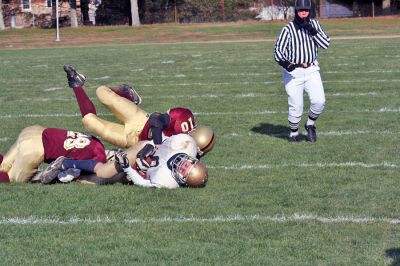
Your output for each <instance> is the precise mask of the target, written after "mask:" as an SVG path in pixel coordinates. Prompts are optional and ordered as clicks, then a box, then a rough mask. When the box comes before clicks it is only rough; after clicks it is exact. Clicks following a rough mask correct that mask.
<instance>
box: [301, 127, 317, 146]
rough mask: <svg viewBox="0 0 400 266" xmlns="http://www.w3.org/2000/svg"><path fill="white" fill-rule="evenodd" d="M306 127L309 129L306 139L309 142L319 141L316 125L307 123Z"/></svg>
mask: <svg viewBox="0 0 400 266" xmlns="http://www.w3.org/2000/svg"><path fill="white" fill-rule="evenodd" d="M304 127H305V129H306V130H307V137H306V140H307V141H309V142H316V141H317V132H316V128H315V126H314V125H310V126H307V125H305V126H304Z"/></svg>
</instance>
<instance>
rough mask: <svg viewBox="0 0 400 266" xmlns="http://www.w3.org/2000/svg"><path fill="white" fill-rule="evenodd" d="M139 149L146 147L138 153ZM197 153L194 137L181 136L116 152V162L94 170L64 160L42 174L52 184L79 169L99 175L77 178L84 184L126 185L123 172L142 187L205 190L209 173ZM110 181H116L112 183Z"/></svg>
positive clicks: (100, 165)
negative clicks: (121, 183) (115, 183)
mask: <svg viewBox="0 0 400 266" xmlns="http://www.w3.org/2000/svg"><path fill="white" fill-rule="evenodd" d="M139 147H143V148H142V149H140V151H139ZM197 152H198V147H197V145H196V142H195V141H194V139H193V138H192V137H190V136H189V135H186V134H178V135H174V136H171V137H169V138H167V139H166V140H165V141H164V142H163V143H162V144H161V145H160V146H159V147H158V148H156V147H155V146H154V145H153V144H151V142H150V141H147V142H141V143H138V144H136V145H133V146H131V148H129V149H128V150H127V151H126V152H120V153H117V154H116V155H115V161H114V162H107V163H97V164H96V167H95V168H93V169H92V170H91V169H83V168H84V167H83V166H84V165H85V164H86V162H85V161H84V160H69V159H65V158H62V157H61V159H59V160H57V161H55V162H54V163H53V164H50V166H49V167H48V168H47V169H46V170H44V171H43V175H42V176H43V179H42V183H44V184H49V183H52V182H53V181H54V180H55V179H56V178H57V177H58V176H59V175H60V173H63V171H65V170H67V169H69V168H78V169H81V170H84V171H85V172H90V171H92V173H95V174H96V176H93V175H92V176H88V177H84V176H83V177H80V178H79V179H78V181H80V182H84V183H91V184H110V183H113V182H123V181H124V179H123V178H121V177H120V176H118V173H121V172H124V173H125V174H126V178H127V180H129V181H130V182H132V183H133V184H135V185H138V186H143V187H154V188H178V187H203V186H205V184H206V182H207V180H208V170H207V167H206V166H205V165H204V164H203V163H202V162H200V161H199V160H198V159H196V156H197ZM130 162H133V163H130ZM111 170H112V171H111ZM111 179H113V180H114V181H111V182H110V180H111ZM69 181H71V180H69Z"/></svg>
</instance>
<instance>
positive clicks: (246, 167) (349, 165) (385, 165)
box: [207, 162, 400, 170]
mask: <svg viewBox="0 0 400 266" xmlns="http://www.w3.org/2000/svg"><path fill="white" fill-rule="evenodd" d="M207 167H208V168H209V169H222V170H258V169H272V168H288V167H305V168H308V167H311V168H316V167H318V168H331V167H333V168H335V167H336V168H394V169H397V168H400V165H398V164H394V163H390V162H381V163H375V164H368V163H363V162H343V163H293V164H258V165H256V164H242V165H232V166H224V165H214V166H213V165H208V166H207Z"/></svg>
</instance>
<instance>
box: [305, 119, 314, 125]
mask: <svg viewBox="0 0 400 266" xmlns="http://www.w3.org/2000/svg"><path fill="white" fill-rule="evenodd" d="M314 124H315V120H312V119H310V118H308V120H307V123H306V125H307V126H313V125H314Z"/></svg>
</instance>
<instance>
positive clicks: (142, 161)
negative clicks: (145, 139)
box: [136, 143, 156, 172]
mask: <svg viewBox="0 0 400 266" xmlns="http://www.w3.org/2000/svg"><path fill="white" fill-rule="evenodd" d="M155 152H156V147H154V146H153V145H152V144H150V143H148V144H146V145H144V147H143V148H142V149H141V150H140V151H139V152H138V154H137V156H136V167H137V169H138V170H139V171H142V172H146V171H147V169H148V168H150V167H151V166H153V164H152V163H148V162H147V158H148V157H151V156H152V155H153V154H154V153H155Z"/></svg>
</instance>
